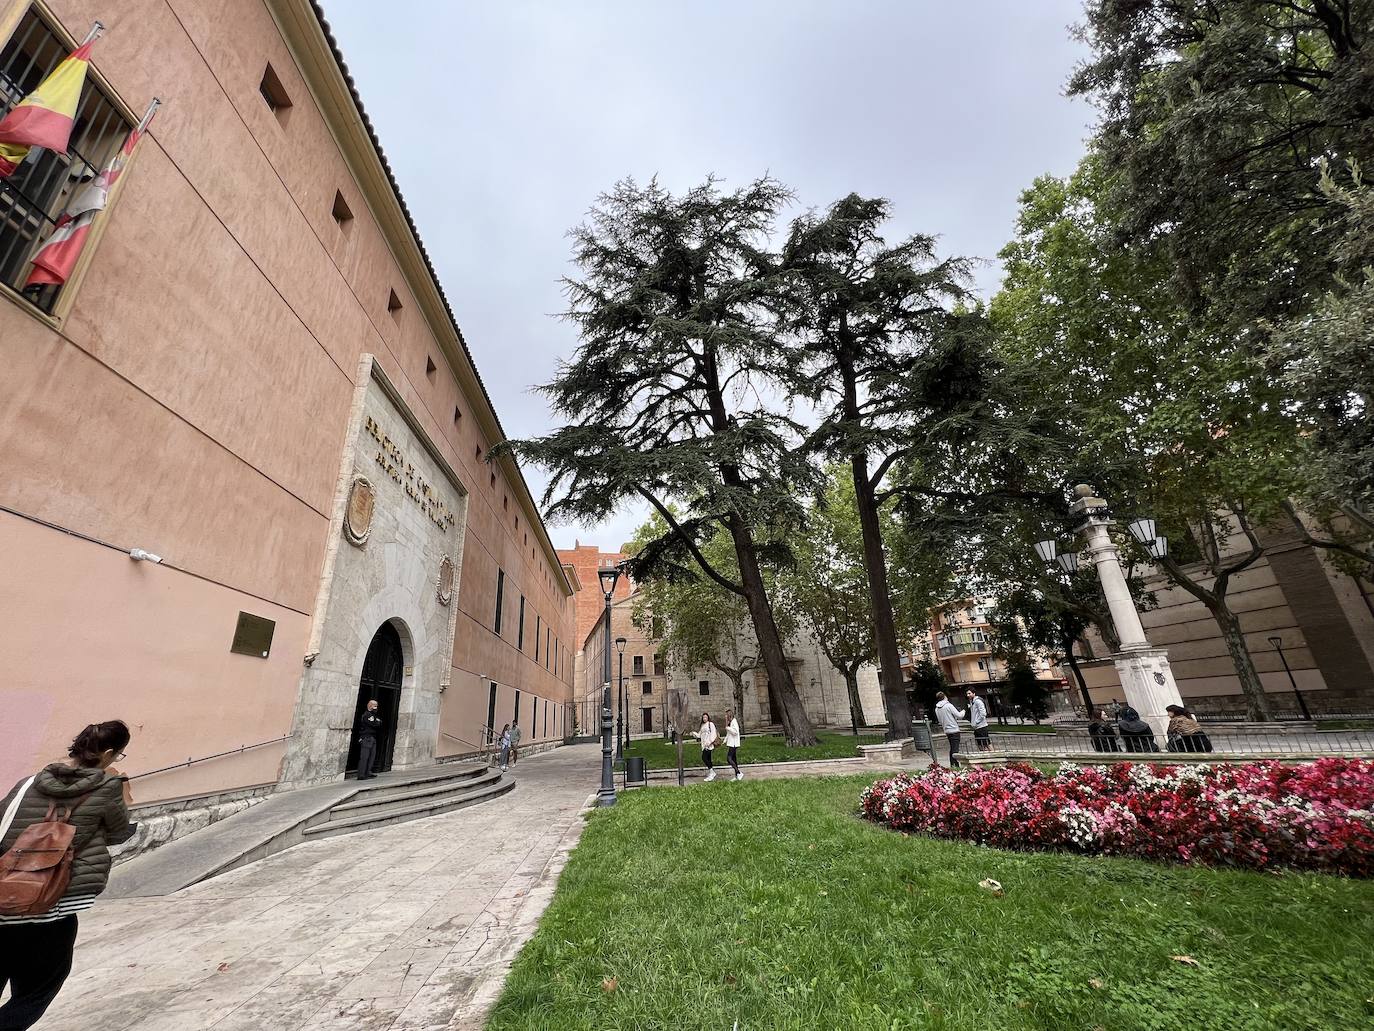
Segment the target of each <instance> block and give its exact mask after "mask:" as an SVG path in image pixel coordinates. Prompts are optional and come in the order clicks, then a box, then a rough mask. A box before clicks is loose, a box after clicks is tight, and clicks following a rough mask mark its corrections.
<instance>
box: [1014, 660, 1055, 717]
mask: <svg viewBox="0 0 1374 1031" xmlns="http://www.w3.org/2000/svg"><path fill="white" fill-rule="evenodd" d="M1007 685H1008V687H1007V690H1008V692H1009V693H1010V695H1011V704H1012V705H1014V706H1016V708H1017V709H1018V710H1019V711H1020V713H1021V714H1022V715H1023V716H1029V717H1030V718H1031V719H1033V720H1034V721H1035V722H1036V723H1039V722H1040V721H1041V720H1043V719H1044V718H1045V717H1046V716H1048V715H1049V714H1050V705H1049V702H1050V686H1049V684H1048V683H1046V682H1045V681H1043V680H1041V679H1040V678H1039V677H1037V676H1036V675H1035V670H1033V669H1031V667H1030V666H1028V665H1027V664H1026V663H1024V662H1014V663H1012V664H1011V666H1010V667H1009V668H1008V670H1007Z"/></svg>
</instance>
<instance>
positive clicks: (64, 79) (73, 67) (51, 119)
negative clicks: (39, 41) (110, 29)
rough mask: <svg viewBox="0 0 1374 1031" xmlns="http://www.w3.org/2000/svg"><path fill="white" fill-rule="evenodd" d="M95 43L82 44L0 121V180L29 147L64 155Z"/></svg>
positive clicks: (25, 153) (12, 168) (21, 159)
mask: <svg viewBox="0 0 1374 1031" xmlns="http://www.w3.org/2000/svg"><path fill="white" fill-rule="evenodd" d="M94 42H95V41H94V40H90V41H88V42H86V43H83V44H81V46H79V47H77V48H76V49H75V50H73V51H72V52H71V53H70V54H69V55H67V57H66V58H65V59H64V60H63V61H62V63H61V64H59V65H58V66H57V67H56V68H54V69H53V72H52V74H51V75H49V76H48V77H47V78H46V79H44V80H43V81H42V83H40V84H39V86H38V88H37V89H36V90H34V91H33V92H32V93H30V94H29V95H28V96H27V97H25V98H24V99H23V100H21V101H20V102H19V103H18V104H16V105H15V106H14V109H13V110H12V111H10V113H9V114H7V115H6V116H5V117H4V119H3V120H0V178H8V177H9V176H11V175H13V174H14V172H15V170H16V169H17V168H18V167H19V165H20V163H21V162H22V161H23V160H24V158H25V157H26V156H27V155H28V153H29V149H30V148H32V147H47V148H48V149H49V150H55V151H57V152H58V153H59V154H65V153H67V144H68V142H70V140H71V135H72V124H73V123H74V122H75V121H76V106H77V104H78V103H80V101H81V88H82V87H83V86H84V85H85V84H86V69H87V68H89V67H90V60H91V46H92V44H93V43H94Z"/></svg>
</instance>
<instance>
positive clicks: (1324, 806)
mask: <svg viewBox="0 0 1374 1031" xmlns="http://www.w3.org/2000/svg"><path fill="white" fill-rule="evenodd" d="M860 811H861V814H862V815H863V816H864V817H865V818H866V819H869V820H873V821H875V822H877V823H884V824H887V825H888V826H889V827H892V828H893V829H895V830H902V831H917V832H921V833H926V834H931V835H934V836H936V837H942V838H963V839H966V840H969V841H977V842H980V843H982V844H985V845H993V846H996V847H998V848H1011V849H1040V850H1044V849H1058V850H1068V851H1074V852H1082V853H1085V854H1090V855H1117V856H1137V857H1140V858H1144V859H1154V860H1158V861H1162V862H1174V863H1200V864H1205V865H1209V866H1235V867H1244V868H1247V869H1252V870H1264V869H1270V868H1288V869H1294V870H1318V871H1325V872H1329V873H1340V874H1346V875H1349V876H1352V877H1369V876H1371V875H1374V761H1370V760H1367V759H1339V758H1330V759H1322V760H1319V761H1317V762H1313V763H1306V764H1303V765H1297V766H1283V765H1281V764H1280V763H1278V762H1256V763H1238V764H1215V765H1197V766H1191V765H1190V766H1166V765H1162V764H1156V763H1119V764H1113V765H1110V766H1077V765H1074V764H1072V763H1064V764H1062V765H1061V766H1060V767H1059V769H1058V770H1057V771H1056V772H1054V773H1046V772H1044V771H1043V770H1041V769H1038V768H1037V767H1034V766H1031V765H1028V764H1025V763H1013V764H1010V765H1008V766H1004V767H1000V768H995V769H981V770H972V771H969V772H956V771H951V770H946V769H943V768H939V767H932V768H931V769H929V770H927V771H925V772H924V773H922V774H919V775H910V774H902V775H899V776H897V777H893V778H891V779H888V780H881V781H878V782H876V783H874V784H873V785H872V786H870V787H869V788H867V789H866V790H865V791H864V793H863V795H862V797H861V799H860Z"/></svg>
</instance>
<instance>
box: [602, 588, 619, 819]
mask: <svg viewBox="0 0 1374 1031" xmlns="http://www.w3.org/2000/svg"><path fill="white" fill-rule="evenodd" d="M596 578H597V579H598V580H600V581H601V590H602V593H604V594H605V595H606V609H605V618H606V636H605V644H604V646H603V647H602V652H603V653H604V656H605V658H604V661H603V662H602V664H601V673H602V676H601V790H599V791H598V792H597V793H596V804H597V805H599V806H609V805H615V770H614V768H613V766H612V759H611V752H612V750H613V749H612V747H611V595H613V594H615V585H616V581H617V580H619V579H620V565H619V564H616V565H614V566H608V567H607V568H605V569H598V570H597V572H596Z"/></svg>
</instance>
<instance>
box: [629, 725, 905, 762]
mask: <svg viewBox="0 0 1374 1031" xmlns="http://www.w3.org/2000/svg"><path fill="white" fill-rule="evenodd" d="M816 736H817V737H818V738H820V744H818V745H812V746H809V747H807V748H789V747H787V741H786V739H785V738H783V737H782V735H780V734H763V735H760V736H758V737H746V738H745V739H744V741H743V743H742V744H741V745H740V747H739V762H740V765H741V766H743V765H744V764H745V763H776V762H796V761H799V760H802V759H852V758H854V757H855V756H857V755H858V754H859V750H858V747H857V746H859V745H876V744H877V743H878V742H880V741H881V740H882V739H883V736H882V735H881V734H860V735H859V736H858V737H855V736H854V735H853V734H837V733H833V732H825V731H821V732H819V733H817V734H816ZM629 754H630V755H642V756H643V757H644V758H645V759H646V760H647V761H648V763H649V769H651V770H666V769H674V770H675V769H677V745H675V744H672V743H671V742H668V741H664V740H663V739H662V738H645V739H644V740H642V741H631V742H630V748H629ZM715 759H716V765H717V766H724V765H725V747H724V746H723V745H722V746H721V747H719V748H717V749H716V754H715ZM682 762H683V764H684V765H686V766H700V765H701V746H700V745H699V744H697V742H696V740H695V739H694V738H688V739H687V740H686V741H685V742H684V743H683V746H682Z"/></svg>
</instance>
